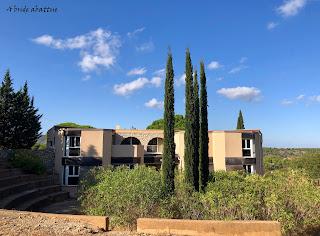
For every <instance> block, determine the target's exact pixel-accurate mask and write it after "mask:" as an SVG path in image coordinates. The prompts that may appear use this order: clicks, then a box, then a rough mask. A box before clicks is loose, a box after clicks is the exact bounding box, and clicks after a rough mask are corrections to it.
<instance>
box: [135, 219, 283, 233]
mask: <svg viewBox="0 0 320 236" xmlns="http://www.w3.org/2000/svg"><path fill="white" fill-rule="evenodd" d="M137 232H138V233H146V234H155V235H167V234H168V235H172V234H173V235H190V236H191V235H193V236H221V235H229V236H256V235H259V236H271V235H272V236H281V225H280V223H279V222H277V221H257V220H252V221H214V220H175V219H151V218H139V219H138V220H137Z"/></svg>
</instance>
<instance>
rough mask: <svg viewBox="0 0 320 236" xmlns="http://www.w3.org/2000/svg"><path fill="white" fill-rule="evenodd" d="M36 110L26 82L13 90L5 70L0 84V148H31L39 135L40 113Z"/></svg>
mask: <svg viewBox="0 0 320 236" xmlns="http://www.w3.org/2000/svg"><path fill="white" fill-rule="evenodd" d="M38 112H39V111H38V109H37V108H35V107H34V98H33V97H30V96H29V92H28V84H27V82H26V83H25V84H24V86H23V88H22V89H20V90H18V91H17V92H15V91H14V90H13V87H12V80H11V76H10V73H9V71H7V72H6V74H5V77H4V80H3V82H2V84H1V86H0V148H6V149H21V148H23V149H29V148H31V147H32V146H33V145H34V144H35V143H36V142H37V140H38V138H39V137H40V133H39V132H40V130H41V123H40V119H41V117H42V115H39V114H38Z"/></svg>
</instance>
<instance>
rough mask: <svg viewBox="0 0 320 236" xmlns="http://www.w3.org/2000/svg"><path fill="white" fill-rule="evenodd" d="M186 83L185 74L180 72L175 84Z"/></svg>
mask: <svg viewBox="0 0 320 236" xmlns="http://www.w3.org/2000/svg"><path fill="white" fill-rule="evenodd" d="M185 83H186V74H182V75H181V76H180V77H179V78H178V79H176V85H177V86H180V85H184V84H185Z"/></svg>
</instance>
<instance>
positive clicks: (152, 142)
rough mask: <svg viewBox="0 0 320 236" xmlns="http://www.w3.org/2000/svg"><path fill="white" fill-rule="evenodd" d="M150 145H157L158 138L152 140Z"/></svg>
mask: <svg viewBox="0 0 320 236" xmlns="http://www.w3.org/2000/svg"><path fill="white" fill-rule="evenodd" d="M148 145H157V139H156V138H153V139H151V140H150V141H149V143H148Z"/></svg>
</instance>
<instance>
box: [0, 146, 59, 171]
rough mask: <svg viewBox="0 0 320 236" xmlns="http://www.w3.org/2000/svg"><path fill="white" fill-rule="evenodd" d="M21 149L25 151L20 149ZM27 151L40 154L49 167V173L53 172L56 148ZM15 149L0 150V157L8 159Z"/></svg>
mask: <svg viewBox="0 0 320 236" xmlns="http://www.w3.org/2000/svg"><path fill="white" fill-rule="evenodd" d="M19 151H22V152H23V151H24V150H23V149H19ZM25 151H26V152H31V153H32V154H33V155H35V156H38V157H39V159H40V160H41V161H42V163H43V164H44V166H45V167H46V169H47V172H48V173H52V172H53V169H54V150H52V149H44V150H29V149H28V150H25ZM12 152H14V150H0V159H8V158H9V157H10V154H11V153H12Z"/></svg>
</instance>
